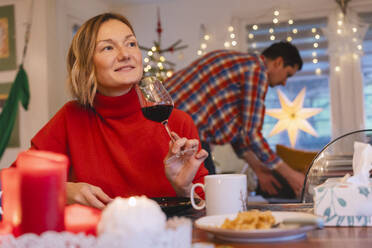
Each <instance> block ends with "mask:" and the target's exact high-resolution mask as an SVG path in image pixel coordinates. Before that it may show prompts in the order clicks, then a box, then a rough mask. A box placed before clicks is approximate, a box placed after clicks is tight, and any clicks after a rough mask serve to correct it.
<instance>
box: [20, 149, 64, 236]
mask: <svg viewBox="0 0 372 248" xmlns="http://www.w3.org/2000/svg"><path fill="white" fill-rule="evenodd" d="M16 163H17V168H18V169H19V175H20V201H21V224H20V231H21V233H28V232H32V233H36V234H41V233H42V232H44V231H49V230H53V231H63V230H64V207H65V203H66V190H65V182H66V175H67V164H68V159H67V157H66V156H65V155H62V154H57V153H52V152H46V151H38V150H28V151H25V152H22V153H20V154H19V155H18V158H17V162H16Z"/></svg>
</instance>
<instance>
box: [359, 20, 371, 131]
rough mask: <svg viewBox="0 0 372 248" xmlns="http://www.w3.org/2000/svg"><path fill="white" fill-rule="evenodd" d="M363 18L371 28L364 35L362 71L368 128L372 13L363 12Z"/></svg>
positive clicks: (368, 126)
mask: <svg viewBox="0 0 372 248" xmlns="http://www.w3.org/2000/svg"><path fill="white" fill-rule="evenodd" d="M360 17H361V19H362V20H363V21H364V22H366V23H369V25H370V26H369V29H368V31H367V33H366V35H365V37H364V42H363V50H364V56H363V57H362V72H363V81H364V113H365V115H366V122H365V126H366V128H372V13H361V14H360Z"/></svg>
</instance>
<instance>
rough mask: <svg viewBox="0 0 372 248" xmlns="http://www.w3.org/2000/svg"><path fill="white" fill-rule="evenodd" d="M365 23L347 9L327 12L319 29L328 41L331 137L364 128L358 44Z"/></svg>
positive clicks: (359, 48) (360, 48)
mask: <svg viewBox="0 0 372 248" xmlns="http://www.w3.org/2000/svg"><path fill="white" fill-rule="evenodd" d="M367 30H368V24H365V23H363V22H361V21H360V19H359V18H358V16H357V14H356V13H355V12H353V11H352V10H351V9H348V10H347V12H346V15H343V13H342V12H341V11H340V10H338V11H334V12H333V13H331V15H330V16H329V18H328V25H327V27H326V28H324V29H323V32H324V34H325V35H326V37H327V38H328V42H329V43H328V54H329V62H330V79H329V87H330V92H331V96H330V101H331V120H332V138H333V139H334V138H336V137H338V136H340V135H342V134H345V133H348V132H350V131H354V130H359V129H363V128H364V123H365V116H364V104H363V77H362V71H361V56H362V55H363V47H362V42H363V39H364V36H365V34H366V32H367Z"/></svg>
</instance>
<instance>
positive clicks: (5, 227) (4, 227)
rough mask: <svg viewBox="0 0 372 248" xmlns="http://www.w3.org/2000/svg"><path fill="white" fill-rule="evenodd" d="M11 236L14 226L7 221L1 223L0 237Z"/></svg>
mask: <svg viewBox="0 0 372 248" xmlns="http://www.w3.org/2000/svg"><path fill="white" fill-rule="evenodd" d="M9 234H12V225H11V224H10V223H8V222H5V221H2V222H0V236H1V235H9ZM0 244H1V242H0Z"/></svg>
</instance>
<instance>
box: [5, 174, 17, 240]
mask: <svg viewBox="0 0 372 248" xmlns="http://www.w3.org/2000/svg"><path fill="white" fill-rule="evenodd" d="M1 184H2V191H3V193H2V208H3V221H4V222H5V223H8V224H10V225H11V227H12V228H13V234H14V235H16V236H17V235H18V230H19V224H20V221H21V216H20V215H21V213H20V199H19V174H18V170H17V169H16V168H6V169H3V170H1ZM4 225H5V224H4Z"/></svg>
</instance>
